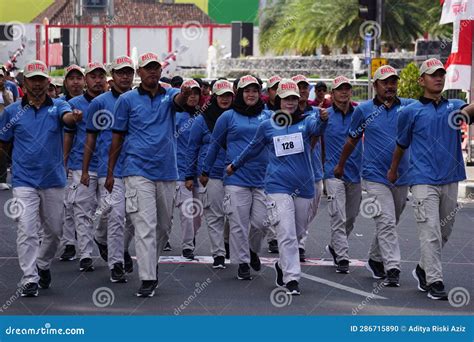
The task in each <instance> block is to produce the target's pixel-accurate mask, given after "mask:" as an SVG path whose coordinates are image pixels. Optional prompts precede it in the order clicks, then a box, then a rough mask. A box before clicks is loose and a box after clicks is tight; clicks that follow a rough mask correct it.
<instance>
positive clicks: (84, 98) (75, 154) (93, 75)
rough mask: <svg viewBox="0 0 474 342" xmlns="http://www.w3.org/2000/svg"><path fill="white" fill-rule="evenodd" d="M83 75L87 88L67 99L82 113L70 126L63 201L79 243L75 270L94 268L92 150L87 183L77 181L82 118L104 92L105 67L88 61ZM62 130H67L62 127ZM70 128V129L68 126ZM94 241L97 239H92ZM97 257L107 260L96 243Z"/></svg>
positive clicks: (83, 134) (81, 154)
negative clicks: (67, 185) (68, 186)
mask: <svg viewBox="0 0 474 342" xmlns="http://www.w3.org/2000/svg"><path fill="white" fill-rule="evenodd" d="M85 75H86V76H85V79H86V85H87V90H86V92H85V93H84V94H83V95H81V96H76V97H75V98H73V99H71V100H69V104H70V105H71V107H72V108H78V109H80V110H81V111H82V112H83V113H84V120H83V122H81V123H80V124H79V125H77V128H76V129H75V130H74V133H75V136H74V142H73V145H72V149H71V153H70V154H69V158H68V161H67V168H68V170H70V171H71V172H72V183H71V189H70V191H69V192H68V197H67V198H66V203H67V204H68V205H69V204H72V207H73V212H74V220H75V224H76V233H77V241H78V245H79V258H80V262H79V271H81V272H91V271H93V270H94V266H93V263H92V258H91V256H92V252H93V250H94V222H93V221H94V219H95V212H96V209H97V196H98V182H97V181H98V180H97V169H98V163H99V161H98V158H97V154H95V153H94V154H93V157H92V160H91V162H90V166H89V172H90V180H89V184H88V186H86V185H84V184H81V176H82V161H83V157H84V149H85V143H86V136H87V133H86V122H87V118H88V115H89V110H88V109H89V106H90V103H91V101H92V100H93V99H94V98H95V97H97V96H99V95H100V94H102V93H103V92H104V88H105V85H106V70H105V67H104V65H103V64H102V63H89V64H88V65H87V67H86V72H85ZM66 131H68V130H67V129H66ZM69 131H70V130H69ZM96 243H97V242H96ZM98 245H99V252H100V254H101V257H102V258H103V259H104V260H105V261H107V256H106V254H105V252H104V251H105V249H106V246H104V245H101V244H99V243H98Z"/></svg>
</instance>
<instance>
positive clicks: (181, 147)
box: [175, 112, 196, 181]
mask: <svg viewBox="0 0 474 342" xmlns="http://www.w3.org/2000/svg"><path fill="white" fill-rule="evenodd" d="M195 120H196V116H194V115H192V114H190V113H188V112H177V113H176V130H175V137H176V143H177V144H176V148H177V150H176V156H177V163H178V180H179V181H184V180H185V178H186V169H187V168H188V164H187V162H186V155H187V149H188V140H189V136H190V133H191V127H192V125H193V123H194V121H195Z"/></svg>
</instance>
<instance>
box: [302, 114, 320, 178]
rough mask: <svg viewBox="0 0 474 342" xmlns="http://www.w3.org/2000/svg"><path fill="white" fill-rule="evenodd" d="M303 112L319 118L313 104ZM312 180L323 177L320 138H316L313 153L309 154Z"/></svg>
mask: <svg viewBox="0 0 474 342" xmlns="http://www.w3.org/2000/svg"><path fill="white" fill-rule="evenodd" d="M304 113H305V114H306V115H309V116H313V117H315V118H317V119H318V120H319V108H318V107H314V106H308V107H306V109H305V111H304ZM311 157H312V158H311V160H312V166H313V174H314V181H315V182H319V181H320V180H321V179H323V163H322V158H321V138H319V139H318V142H317V143H316V146H314V148H313V153H312V155H311Z"/></svg>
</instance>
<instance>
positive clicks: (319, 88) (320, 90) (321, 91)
mask: <svg viewBox="0 0 474 342" xmlns="http://www.w3.org/2000/svg"><path fill="white" fill-rule="evenodd" d="M314 92H315V93H316V98H315V99H314V101H313V103H312V104H313V106H316V107H319V108H329V107H331V100H330V99H328V98H327V97H326V94H327V92H328V86H327V85H326V83H324V82H323V81H319V82H318V83H316V85H315V86H314Z"/></svg>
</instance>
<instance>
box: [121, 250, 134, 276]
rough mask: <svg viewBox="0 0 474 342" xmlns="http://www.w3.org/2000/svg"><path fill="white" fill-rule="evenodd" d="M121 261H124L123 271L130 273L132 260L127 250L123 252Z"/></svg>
mask: <svg viewBox="0 0 474 342" xmlns="http://www.w3.org/2000/svg"><path fill="white" fill-rule="evenodd" d="M123 261H124V266H125V272H126V273H132V272H133V260H132V257H131V256H130V254H129V253H128V252H124V253H123Z"/></svg>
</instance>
